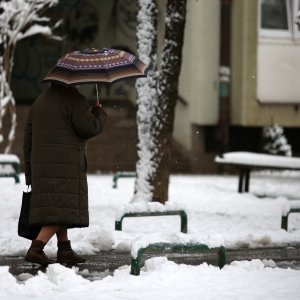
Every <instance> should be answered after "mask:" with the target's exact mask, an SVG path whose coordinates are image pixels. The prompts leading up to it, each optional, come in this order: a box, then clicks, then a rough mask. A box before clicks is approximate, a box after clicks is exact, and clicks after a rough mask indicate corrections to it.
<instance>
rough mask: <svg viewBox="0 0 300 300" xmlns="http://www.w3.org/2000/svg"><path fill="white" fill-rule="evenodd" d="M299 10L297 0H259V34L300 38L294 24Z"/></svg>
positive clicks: (299, 2)
mask: <svg viewBox="0 0 300 300" xmlns="http://www.w3.org/2000/svg"><path fill="white" fill-rule="evenodd" d="M299 10H300V1H299V0H260V9H259V29H260V30H259V32H260V36H261V37H282V38H300V31H299V29H298V26H297V25H296V24H295V20H296V15H297V12H298V11H299Z"/></svg>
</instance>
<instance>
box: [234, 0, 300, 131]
mask: <svg viewBox="0 0 300 300" xmlns="http://www.w3.org/2000/svg"><path fill="white" fill-rule="evenodd" d="M258 3H259V1H258V0H257V1H249V0H238V1H237V0H235V1H232V4H233V6H232V57H231V61H232V89H231V118H232V119H231V120H232V124H233V125H241V126H265V125H270V124H271V123H272V122H274V123H278V124H280V125H282V126H291V127H298V126H299V125H300V110H299V109H298V106H297V105H295V104H262V103H260V102H259V101H258V99H257V62H258Z"/></svg>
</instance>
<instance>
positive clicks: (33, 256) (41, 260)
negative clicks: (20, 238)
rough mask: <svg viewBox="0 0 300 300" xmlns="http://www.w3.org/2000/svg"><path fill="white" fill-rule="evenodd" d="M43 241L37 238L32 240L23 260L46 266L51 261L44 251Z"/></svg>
mask: <svg viewBox="0 0 300 300" xmlns="http://www.w3.org/2000/svg"><path fill="white" fill-rule="evenodd" d="M45 245H46V244H45V243H43V242H42V241H39V240H32V242H31V246H30V248H29V249H28V251H27V254H26V256H25V260H26V261H28V262H31V263H36V264H40V265H42V266H48V265H49V264H52V263H53V262H52V261H51V260H50V259H49V258H48V257H47V255H46V254H45V253H44V251H43V250H44V247H45Z"/></svg>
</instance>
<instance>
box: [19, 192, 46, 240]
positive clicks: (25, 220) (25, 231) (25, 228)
mask: <svg viewBox="0 0 300 300" xmlns="http://www.w3.org/2000/svg"><path fill="white" fill-rule="evenodd" d="M30 200H31V192H23V197H22V207H21V212H20V217H19V222H18V235H19V236H21V237H23V238H25V239H29V240H34V239H36V237H37V236H38V234H39V232H40V230H41V226H40V225H29V210H30Z"/></svg>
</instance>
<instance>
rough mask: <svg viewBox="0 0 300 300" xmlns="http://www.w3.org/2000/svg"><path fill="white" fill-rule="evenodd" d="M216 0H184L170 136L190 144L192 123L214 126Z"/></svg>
mask: <svg viewBox="0 0 300 300" xmlns="http://www.w3.org/2000/svg"><path fill="white" fill-rule="evenodd" d="M219 27H220V3H219V0H210V1H207V0H199V1H188V4H187V22H186V28H185V40H184V48H183V63H182V68H181V75H180V84H179V94H180V96H181V97H182V98H183V99H184V100H185V101H186V102H187V105H186V106H184V105H183V104H182V103H180V102H179V103H177V107H176V118H175V127H174V138H175V139H177V140H178V141H179V142H180V143H181V144H183V145H184V146H185V147H186V148H187V149H191V147H192V135H193V134H197V133H195V132H192V124H197V125H215V124H216V122H217V118H218V69H219Z"/></svg>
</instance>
